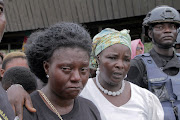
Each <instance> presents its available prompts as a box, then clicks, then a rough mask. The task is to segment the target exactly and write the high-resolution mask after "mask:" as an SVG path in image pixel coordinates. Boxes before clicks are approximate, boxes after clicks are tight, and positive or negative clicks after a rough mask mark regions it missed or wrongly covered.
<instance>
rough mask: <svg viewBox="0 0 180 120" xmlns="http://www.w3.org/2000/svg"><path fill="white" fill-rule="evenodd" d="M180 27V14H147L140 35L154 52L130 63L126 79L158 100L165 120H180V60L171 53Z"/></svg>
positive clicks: (167, 11)
mask: <svg viewBox="0 0 180 120" xmlns="http://www.w3.org/2000/svg"><path fill="white" fill-rule="evenodd" d="M179 25H180V15H179V12H178V11H177V10H176V9H174V8H172V7H169V6H158V7H156V8H154V9H153V10H152V11H150V12H149V13H148V14H147V15H146V17H145V18H144V21H143V31H144V32H145V35H146V36H148V37H149V38H150V39H151V40H152V43H153V48H152V49H151V50H150V51H149V53H146V54H143V55H139V56H137V57H135V58H134V59H133V60H132V61H131V68H130V71H129V73H128V77H127V80H129V81H131V82H133V83H135V84H137V85H139V86H141V87H144V88H146V89H149V90H150V91H151V92H153V93H154V94H155V95H156V96H157V97H158V98H159V100H160V101H161V104H162V106H163V109H164V113H165V116H164V118H165V120H178V119H180V112H179V111H178V110H179V109H180V72H179V69H180V60H179V59H180V56H179V55H177V54H176V53H175V52H174V49H173V45H174V43H175V40H176V37H177V28H178V27H179Z"/></svg>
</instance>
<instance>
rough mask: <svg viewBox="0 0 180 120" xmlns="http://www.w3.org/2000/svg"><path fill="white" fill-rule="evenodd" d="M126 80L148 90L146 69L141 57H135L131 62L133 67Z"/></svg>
mask: <svg viewBox="0 0 180 120" xmlns="http://www.w3.org/2000/svg"><path fill="white" fill-rule="evenodd" d="M126 80H127V81H130V82H132V83H134V84H136V85H138V86H140V87H143V88H148V85H147V83H148V82H147V81H148V80H147V72H146V68H145V65H144V63H143V61H142V60H141V58H140V57H135V58H134V59H132V60H131V66H130V69H129V72H128V74H127V78H126Z"/></svg>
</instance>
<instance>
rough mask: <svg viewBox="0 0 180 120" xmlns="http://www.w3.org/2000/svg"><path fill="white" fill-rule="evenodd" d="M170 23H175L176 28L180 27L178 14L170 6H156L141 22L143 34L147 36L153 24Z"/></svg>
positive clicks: (179, 15)
mask: <svg viewBox="0 0 180 120" xmlns="http://www.w3.org/2000/svg"><path fill="white" fill-rule="evenodd" d="M162 22H171V23H175V24H176V25H177V27H179V25H180V14H179V12H178V11H177V10H176V9H174V8H173V7H170V6H166V5H163V6H157V7H155V8H154V9H152V10H151V11H150V12H149V13H148V14H147V15H146V17H145V18H144V20H143V23H142V25H143V32H144V33H145V35H146V36H148V35H147V31H148V28H149V26H151V25H152V24H155V23H162Z"/></svg>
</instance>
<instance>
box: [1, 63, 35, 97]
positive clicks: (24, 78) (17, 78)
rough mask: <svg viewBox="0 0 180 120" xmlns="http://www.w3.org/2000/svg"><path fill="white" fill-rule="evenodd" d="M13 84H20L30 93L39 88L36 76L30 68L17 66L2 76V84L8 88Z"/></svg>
mask: <svg viewBox="0 0 180 120" xmlns="http://www.w3.org/2000/svg"><path fill="white" fill-rule="evenodd" d="M13 84H20V85H22V86H23V88H24V89H25V90H26V91H27V92H28V93H29V94H30V93H32V92H33V91H34V90H36V88H37V81H36V76H35V75H34V74H33V73H32V72H31V71H30V69H29V68H26V67H22V66H16V67H12V68H9V69H8V70H7V71H6V72H5V73H4V76H3V78H2V86H3V88H4V89H5V90H7V89H8V88H9V87H10V86H11V85H13Z"/></svg>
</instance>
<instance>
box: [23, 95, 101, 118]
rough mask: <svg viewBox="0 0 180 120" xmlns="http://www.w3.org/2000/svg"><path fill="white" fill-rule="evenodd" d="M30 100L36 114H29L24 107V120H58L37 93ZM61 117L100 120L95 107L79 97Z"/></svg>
mask: <svg viewBox="0 0 180 120" xmlns="http://www.w3.org/2000/svg"><path fill="white" fill-rule="evenodd" d="M31 99H32V102H33V106H34V107H35V108H36V110H37V112H36V113H30V112H29V111H28V110H27V109H26V108H25V107H24V113H23V118H24V120H59V118H58V116H57V115H56V114H55V113H54V112H53V111H51V110H50V109H49V108H48V107H47V106H46V104H45V103H44V101H43V100H42V99H41V97H40V95H39V92H37V91H35V92H33V93H32V94H31ZM61 117H62V118H63V120H101V118H100V113H99V111H98V109H97V108H96V106H95V105H94V104H93V103H92V102H91V101H89V100H87V99H85V98H82V97H80V96H79V97H77V98H76V99H75V102H74V106H73V109H72V110H71V111H70V112H69V113H68V114H65V115H61Z"/></svg>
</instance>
